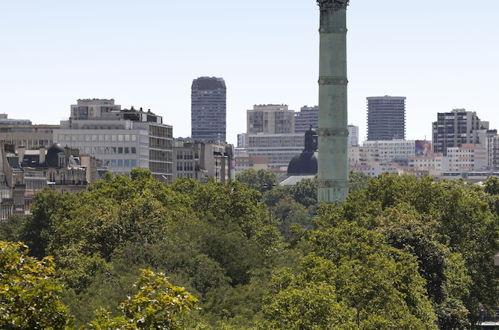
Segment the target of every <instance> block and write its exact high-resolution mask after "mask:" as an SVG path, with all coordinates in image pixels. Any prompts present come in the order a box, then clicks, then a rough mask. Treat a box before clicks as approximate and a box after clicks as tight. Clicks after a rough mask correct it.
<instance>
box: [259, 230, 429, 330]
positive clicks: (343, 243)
mask: <svg viewBox="0 0 499 330" xmlns="http://www.w3.org/2000/svg"><path fill="white" fill-rule="evenodd" d="M383 241H384V238H383V236H382V235H380V234H378V233H376V232H373V231H370V230H368V229H364V228H361V227H359V226H357V225H356V224H354V223H347V222H341V223H338V224H337V225H336V226H335V227H334V228H331V229H329V230H326V231H313V232H311V233H310V235H309V236H308V238H306V244H307V245H308V249H307V250H308V251H310V252H309V254H308V255H307V256H305V257H304V258H303V259H302V260H301V263H300V265H299V266H298V267H297V268H296V269H284V270H281V271H279V272H275V273H274V277H273V280H272V283H271V287H270V290H269V292H268V294H267V298H266V301H267V303H266V304H265V306H264V308H263V309H264V315H265V317H266V319H267V322H268V323H269V324H270V327H272V328H277V329H318V328H329V327H335V325H337V326H338V327H339V328H341V327H342V326H343V327H345V328H352V327H358V328H367V329H375V328H430V329H433V328H436V325H435V323H436V322H435V321H436V316H435V311H434V309H433V307H432V305H431V303H430V301H429V300H428V298H427V297H426V295H425V291H426V290H425V286H424V284H425V281H424V279H423V278H422V277H421V276H420V275H419V273H418V268H417V263H416V262H415V259H414V258H413V257H412V256H410V255H409V254H407V253H405V252H402V251H400V250H397V249H394V248H391V247H388V246H387V245H385V244H384V242H383ZM330 325H332V326H330Z"/></svg>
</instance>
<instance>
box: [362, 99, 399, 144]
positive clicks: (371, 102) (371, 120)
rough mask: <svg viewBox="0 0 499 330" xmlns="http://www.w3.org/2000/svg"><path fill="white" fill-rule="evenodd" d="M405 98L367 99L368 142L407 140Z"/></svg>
mask: <svg viewBox="0 0 499 330" xmlns="http://www.w3.org/2000/svg"><path fill="white" fill-rule="evenodd" d="M405 100H406V98H405V97H394V96H382V97H368V98H367V140H368V141H382V140H404V139H405Z"/></svg>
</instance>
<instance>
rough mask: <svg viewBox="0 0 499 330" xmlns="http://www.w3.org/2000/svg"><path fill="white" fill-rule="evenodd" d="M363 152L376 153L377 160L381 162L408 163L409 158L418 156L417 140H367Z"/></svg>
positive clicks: (367, 153)
mask: <svg viewBox="0 0 499 330" xmlns="http://www.w3.org/2000/svg"><path fill="white" fill-rule="evenodd" d="M361 150H362V151H361V153H362V152H364V153H365V154H366V155H376V156H377V157H376V161H379V162H381V163H391V162H396V163H407V161H408V160H409V158H411V157H414V156H416V141H414V140H411V141H409V140H408V141H406V140H391V141H366V142H364V144H363V146H362V148H361Z"/></svg>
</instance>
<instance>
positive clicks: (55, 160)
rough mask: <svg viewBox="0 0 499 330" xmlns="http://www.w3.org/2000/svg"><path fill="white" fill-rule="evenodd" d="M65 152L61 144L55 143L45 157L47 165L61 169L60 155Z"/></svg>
mask: <svg viewBox="0 0 499 330" xmlns="http://www.w3.org/2000/svg"><path fill="white" fill-rule="evenodd" d="M61 152H64V148H63V147H61V145H60V144H56V143H54V144H53V145H52V146H51V147H50V148H49V149H48V150H47V155H46V156H45V163H46V164H47V166H48V167H59V153H61Z"/></svg>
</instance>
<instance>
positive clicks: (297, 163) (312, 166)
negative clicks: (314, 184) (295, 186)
mask: <svg viewBox="0 0 499 330" xmlns="http://www.w3.org/2000/svg"><path fill="white" fill-rule="evenodd" d="M316 174H317V157H316V156H315V152H302V153H301V154H300V155H296V156H294V157H293V159H291V161H290V162H289V165H288V175H290V176H291V175H316Z"/></svg>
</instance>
